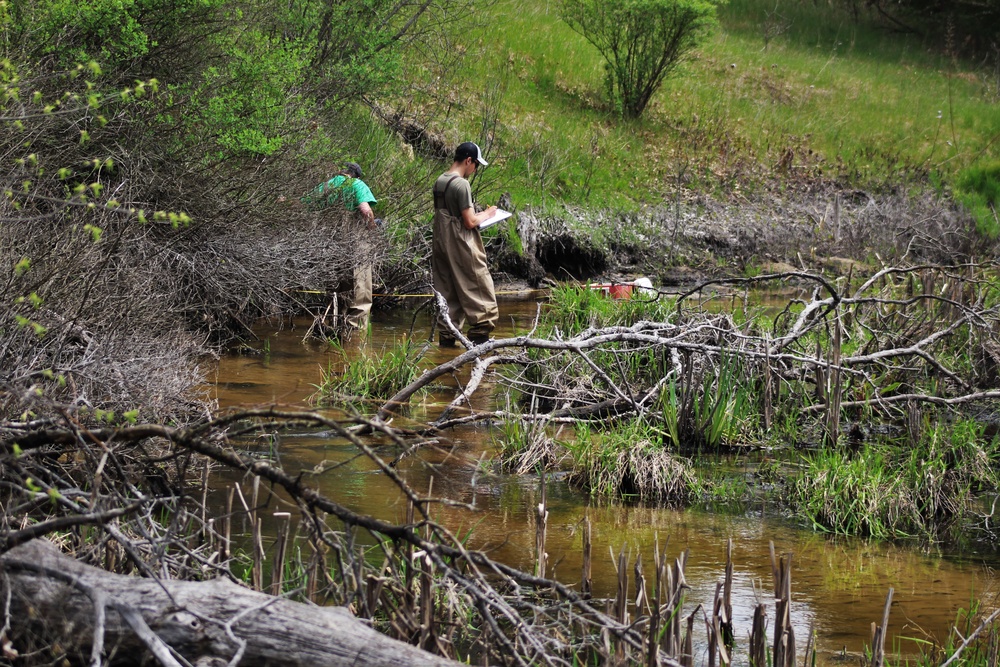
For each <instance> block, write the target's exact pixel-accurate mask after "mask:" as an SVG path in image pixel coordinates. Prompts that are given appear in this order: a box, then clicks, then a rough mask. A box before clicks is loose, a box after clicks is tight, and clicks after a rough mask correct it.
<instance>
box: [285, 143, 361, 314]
mask: <svg viewBox="0 0 1000 667" xmlns="http://www.w3.org/2000/svg"><path fill="white" fill-rule="evenodd" d="M363 177H364V173H363V172H362V171H361V166H360V165H358V164H357V163H356V162H348V163H347V164H345V165H344V168H343V169H342V170H341V171H340V172H339V173H338V174H337V175H335V176H334V177H333V178H331V179H330V180H328V181H326V182H324V183H320V184H319V185H317V186H316V187H315V188H313V189H312V191H311V192H310V193H309V194H307V195H306V196H304V197H302V203H304V204H305V205H306V206H308V207H309V208H312V209H325V208H328V207H330V206H343V207H344V208H346V209H347V210H348V211H355V212H357V215H358V217H359V219H360V221H361V222H363V223H364V225H365V227H366V228H367V229H368V230H369V231H374V230H375V229H376V224H375V212H374V211H372V207H373V206H375V205H376V204H378V201H377V200H376V199H375V195H374V194H372V191H371V188H369V187H368V184H367V183H365V182H364V181H363V180H361V179H362V178H363ZM361 246H362V249H363V250H364V252H363V253H362V254H364V255H365V256H367V255H368V254H369V252H368V243H367V242H366V240H365V238H364V237H362V238H361ZM352 288H353V293H352V295H351V297H350V298H349V299H348V304H347V313H346V316H345V318H344V320H345V324H346V325H347V329H348V331H349V332H350V331H353V330H358V329H360V330H362V331H363V330H364V329H366V328H367V327H368V316H369V313H370V312H371V309H372V264H371V261H370V260H366V261H364V262H362V263H361V264H359V265H358V266H357V267H355V269H354V276H353V286H352ZM338 291H340V286H338Z"/></svg>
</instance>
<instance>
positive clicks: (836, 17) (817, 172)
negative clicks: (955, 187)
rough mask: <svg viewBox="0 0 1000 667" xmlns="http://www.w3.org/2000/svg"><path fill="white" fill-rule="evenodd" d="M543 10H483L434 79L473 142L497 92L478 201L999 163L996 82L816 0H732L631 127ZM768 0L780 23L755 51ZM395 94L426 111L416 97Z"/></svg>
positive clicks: (572, 197)
mask: <svg viewBox="0 0 1000 667" xmlns="http://www.w3.org/2000/svg"><path fill="white" fill-rule="evenodd" d="M556 6H557V3H548V2H538V1H537V0H498V2H496V3H495V4H493V5H491V6H489V7H486V8H484V9H483V16H482V17H481V18H482V20H481V24H482V25H484V26H488V32H486V33H484V34H483V35H482V36H481V37H480V38H478V39H475V40H472V39H470V40H469V42H468V43H466V44H465V45H464V46H465V47H466V48H467V54H468V55H467V57H466V58H465V61H464V62H465V67H464V68H460V69H459V70H457V71H455V72H454V73H452V75H453V79H451V80H449V81H448V82H447V84H445V85H446V86H447V87H448V89H449V90H448V97H449V99H460V100H462V103H461V104H459V105H454V106H451V107H449V110H448V116H447V118H441V119H440V120H438V121H437V123H438V124H439V125H440V126H441V129H442V131H443V132H444V134H446V135H447V136H449V137H451V138H453V139H457V138H458V137H460V136H462V137H464V136H479V133H480V128H481V122H482V118H483V115H484V114H483V102H484V100H486V99H487V98H488V97H489V96H488V95H487V93H486V91H487V90H491V91H495V90H502V94H501V93H497V94H495V95H494V94H492V93H491V95H493V96H492V98H491V99H494V100H495V99H497V98H501V99H502V101H501V102H500V104H499V105H498V106H497V114H498V125H497V128H498V129H497V134H496V145H495V148H494V151H493V154H492V156H491V158H492V160H493V163H492V164H491V167H490V168H489V169H488V170H486V172H485V173H484V174H483V176H482V177H481V179H480V183H479V185H480V187H481V188H482V190H483V192H484V198H486V199H489V198H491V197H492V196H493V194H494V193H496V194H499V192H501V191H509V192H511V193H512V195H513V200H514V201H515V203H517V204H525V203H531V204H534V205H542V206H556V205H558V204H559V203H560V202H568V203H574V204H583V205H590V206H597V207H611V208H619V209H631V210H638V209H641V208H642V207H643V206H644V205H648V204H656V203H659V202H662V201H663V200H664V199H668V198H669V196H670V195H671V193H673V192H674V190H675V188H676V186H677V183H678V182H679V181H680V182H683V183H685V184H687V185H689V186H694V187H696V188H699V189H702V190H708V191H712V190H719V191H722V192H725V193H732V192H736V191H740V192H742V191H747V190H750V191H752V190H754V189H755V188H758V187H762V186H763V185H765V184H768V183H771V182H775V181H777V182H781V181H783V180H798V179H801V178H813V177H823V178H835V179H838V180H839V181H841V182H843V183H844V184H847V185H849V186H852V187H871V188H877V187H882V186H891V185H898V184H900V183H909V182H914V181H915V182H918V183H926V182H929V181H928V176H929V175H932V174H933V175H934V176H935V178H936V179H937V181H938V182H944V183H946V184H947V183H951V182H953V180H954V178H955V176H956V174H957V173H958V172H959V171H960V170H961V169H964V168H966V167H968V166H970V165H975V164H978V163H980V162H982V161H984V160H990V159H993V160H995V159H997V158H998V157H1000V141H997V140H996V138H997V136H1000V111H998V109H997V105H996V100H997V91H996V85H995V84H993V83H991V80H990V78H989V77H988V76H987V73H986V72H985V71H983V72H980V71H977V70H976V69H975V68H974V67H973V66H972V65H969V64H965V63H962V62H956V61H954V60H952V59H949V58H947V57H945V56H944V55H942V54H935V53H934V52H932V51H931V50H930V49H929V48H928V47H927V46H926V45H925V44H923V43H920V42H919V41H917V40H916V39H914V38H912V37H906V36H902V35H894V34H891V33H890V32H889V31H886V30H884V29H883V28H881V27H879V26H877V25H874V24H872V23H871V22H870V21H869V20H868V19H866V18H862V20H861V21H860V23H857V24H855V23H854V22H853V21H851V20H850V18H849V17H848V16H847V15H846V14H844V13H840V12H838V11H837V10H836V9H835V8H830V7H829V6H828V5H827V3H794V2H792V1H791V0H779V2H778V3H777V5H776V4H775V2H774V1H773V0H767V1H765V0H733V2H730V3H729V4H728V5H727V6H725V7H724V8H723V10H722V12H721V15H720V19H721V23H722V30H720V31H719V32H718V33H717V34H716V35H715V36H714V37H713V38H712V39H711V41H710V42H709V43H708V44H707V45H706V46H705V48H703V49H702V50H701V51H700V52H699V53H698V54H697V55H696V57H695V58H694V59H692V60H691V61H690V62H689V63H687V64H686V65H685V66H683V67H682V69H681V71H680V73H679V75H678V76H676V77H674V78H673V79H671V80H669V81H668V82H667V84H666V85H665V86H664V88H663V89H662V90H661V91H660V92H659V93H658V94H657V95H656V96H655V98H654V102H653V104H652V106H651V108H650V109H649V111H648V112H647V114H646V115H645V116H644V117H643V118H642V119H640V120H639V121H638V122H624V121H621V120H619V119H617V118H615V117H614V116H613V114H612V113H611V112H610V110H609V109H608V108H606V107H605V104H604V102H603V101H602V99H601V92H600V91H601V89H602V86H603V76H604V70H603V64H602V61H601V59H600V57H599V55H598V54H597V53H596V50H595V49H594V48H593V47H591V46H590V45H589V44H588V43H587V42H586V41H585V40H584V39H583V38H582V37H580V36H579V35H577V34H576V33H574V32H572V31H571V30H570V29H569V28H568V27H567V26H566V25H565V24H563V23H562V22H561V21H560V20H559V19H558V16H557V14H556ZM776 8H777V12H778V14H780V15H781V16H782V17H784V18H783V19H782V21H783V22H784V24H786V25H785V27H784V29H783V30H782V31H781V32H780V34H777V35H776V36H774V37H772V38H770V39H768V40H767V43H766V44H765V34H766V30H765V29H766V27H767V25H768V21H769V19H768V14H767V12H773V11H775V9H776ZM410 75H411V76H412V77H413V78H414V80H417V79H419V78H420V76H431V75H435V76H438V75H441V72H438V71H437V70H434V69H433V68H429V67H428V68H416V67H415V68H411V69H410ZM433 90H435V91H436V93H435V94H438V95H440V93H441V89H440V88H435V89H433ZM411 102H412V103H413V104H414V105H415V106H421V107H422V108H426V106H427V105H433V100H432V99H431V96H430V95H428V96H427V98H425V99H420V98H419V97H417V98H413V99H412V100H411ZM789 156H790V161H789V160H787V158H788V157H789ZM783 157H784V158H786V161H785V162H783V160H782V159H783Z"/></svg>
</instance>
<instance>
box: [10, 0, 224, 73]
mask: <svg viewBox="0 0 1000 667" xmlns="http://www.w3.org/2000/svg"><path fill="white" fill-rule="evenodd" d="M223 4H224V2H223V0H177V1H175V0H169V1H167V0H79V1H78V0H51V1H46V2H37V1H32V0H26V1H24V2H15V3H13V5H12V12H11V19H12V29H13V33H14V36H15V38H17V39H21V40H24V41H25V42H26V43H27V44H28V45H29V48H30V49H31V52H32V53H33V55H34V56H35V57H50V58H53V59H54V60H55V62H56V63H57V66H58V67H71V66H72V65H73V64H75V63H77V62H86V61H89V60H92V59H98V60H101V61H102V62H104V63H105V64H106V65H108V66H111V67H117V66H128V65H129V64H130V63H133V62H135V61H137V60H141V59H143V58H145V57H146V56H148V55H149V54H150V53H151V52H152V51H154V50H155V49H157V48H164V47H167V48H169V47H172V46H174V45H175V44H176V40H178V39H181V37H182V33H184V32H186V31H190V30H192V29H193V27H194V26H195V25H196V24H198V23H199V22H201V21H204V20H206V19H207V17H209V16H211V15H212V14H213V13H214V12H215V10H216V9H218V8H219V7H221V6H222V5H223Z"/></svg>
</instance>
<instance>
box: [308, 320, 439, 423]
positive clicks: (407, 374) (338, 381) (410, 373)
mask: <svg viewBox="0 0 1000 667" xmlns="http://www.w3.org/2000/svg"><path fill="white" fill-rule="evenodd" d="M331 345H332V346H333V347H334V350H335V351H337V352H338V353H339V355H340V356H341V357H342V358H343V359H345V361H344V364H343V368H342V369H340V368H338V367H336V366H334V365H333V364H331V365H329V366H328V367H327V368H326V369H325V370H323V371H322V376H321V379H320V383H319V385H317V387H316V392H315V393H314V394H313V396H312V400H313V402H315V403H316V404H317V405H320V406H324V405H334V404H338V403H346V404H348V405H358V404H360V403H363V402H367V401H369V400H376V401H377V400H387V399H389V398H391V397H392V396H394V395H395V394H396V393H397V392H398V391H399V390H400V389H402V388H403V387H405V386H407V385H408V384H410V383H411V382H413V380H415V379H416V378H417V376H419V375H420V372H421V366H420V362H421V360H422V359H423V357H424V354H425V353H426V352H427V345H426V344H419V343H416V342H414V341H413V339H411V338H409V337H404V338H403V339H402V340H400V341H398V342H396V343H394V344H392V345H390V346H383V347H382V348H381V349H380V350H378V351H376V350H374V349H371V350H369V349H368V348H367V347H365V348H364V349H363V351H362V352H361V354H360V356H358V357H356V358H354V359H348V358H347V353H346V351H345V350H344V347H343V346H342V345H341V344H340V343H336V342H331Z"/></svg>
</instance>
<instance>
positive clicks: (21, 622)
mask: <svg viewBox="0 0 1000 667" xmlns="http://www.w3.org/2000/svg"><path fill="white" fill-rule="evenodd" d="M0 571H2V572H3V573H4V574H5V575H6V576H5V577H4V578H3V581H2V582H0V584H2V586H3V588H5V589H8V590H4V591H3V596H2V597H3V598H6V600H8V601H9V602H8V603H7V605H6V606H7V608H6V609H5V610H4V611H5V613H6V614H5V615H6V618H5V619H4V620H5V622H6V623H7V624H9V628H10V629H9V632H8V633H6V636H7V639H5V641H4V647H3V648H4V652H5V653H6V654H7V655H8V656H10V655H11V653H10V651H20V652H22V653H24V652H25V651H26V650H27V651H36V650H39V649H41V648H42V647H45V646H57V647H58V650H59V651H60V652H62V653H63V655H65V656H66V657H68V658H70V660H71V662H74V663H79V662H83V661H86V660H88V656H89V662H90V664H115V663H119V664H125V663H128V664H149V663H150V661H151V658H152V659H155V661H156V662H159V663H160V664H162V665H165V666H169V667H174V666H177V667H180V665H181V664H192V665H201V666H205V667H208V666H213V667H214V666H216V665H227V664H228V665H237V664H238V665H240V666H241V667H255V666H258V665H259V666H261V667H263V666H264V665H270V666H272V667H284V666H289V667H291V666H297V665H303V666H304V665H310V666H319V665H324V666H330V667H339V666H341V665H343V666H345V667H346V666H347V665H352V666H358V667H363V666H366V665H371V666H375V665H418V666H428V667H430V666H439V665H440V666H445V665H447V666H451V665H459V664H460V663H457V662H454V661H451V660H447V659H445V658H441V657H438V656H435V655H433V654H431V653H428V652H426V651H423V650H421V649H419V648H417V647H415V646H411V645H409V644H405V643H403V642H400V641H396V640H394V639H391V638H389V637H386V636H385V635H382V634H380V633H378V632H376V631H375V630H373V629H372V628H370V627H368V626H367V625H366V624H365V623H363V622H362V621H360V620H358V619H357V618H355V617H354V616H353V615H352V614H351V613H350V612H349V611H347V610H346V609H344V608H341V607H318V606H315V605H308V604H304V603H300V602H293V601H290V600H286V599H283V598H279V597H274V596H271V595H266V594H264V593H258V592H255V591H252V590H250V589H247V588H243V587H241V586H239V585H238V584H235V583H232V582H231V581H227V580H225V579H213V580H210V581H201V582H191V581H169V580H154V579H142V578H138V577H129V576H123V575H118V574H113V573H110V572H107V571H105V570H101V569H98V568H95V567H92V566H89V565H86V564H83V563H81V562H79V561H77V560H75V559H73V558H71V557H69V556H66V555H64V554H63V553H61V552H60V551H59V550H58V549H57V548H55V547H54V546H52V545H51V544H50V543H48V542H46V541H43V540H33V541H31V542H28V543H27V544H24V545H21V546H19V547H17V548H15V549H12V550H11V551H9V552H7V553H6V554H4V555H3V556H2V557H0ZM53 650H54V649H53Z"/></svg>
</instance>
